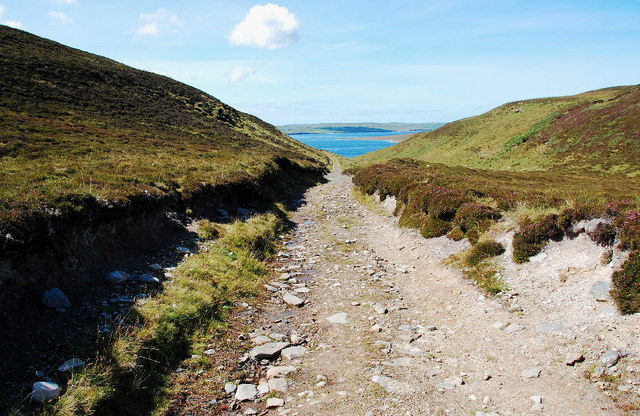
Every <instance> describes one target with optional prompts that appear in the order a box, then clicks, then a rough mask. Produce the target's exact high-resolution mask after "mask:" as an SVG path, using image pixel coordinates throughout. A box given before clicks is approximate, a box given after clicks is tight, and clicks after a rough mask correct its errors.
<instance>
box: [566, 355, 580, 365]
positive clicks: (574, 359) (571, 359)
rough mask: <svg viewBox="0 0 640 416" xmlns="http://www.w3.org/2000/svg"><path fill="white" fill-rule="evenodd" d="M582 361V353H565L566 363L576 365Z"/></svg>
mask: <svg viewBox="0 0 640 416" xmlns="http://www.w3.org/2000/svg"><path fill="white" fill-rule="evenodd" d="M583 361H584V355H582V354H579V353H572V354H569V355H567V359H566V360H565V361H564V363H565V364H566V365H576V364H577V363H581V362H583Z"/></svg>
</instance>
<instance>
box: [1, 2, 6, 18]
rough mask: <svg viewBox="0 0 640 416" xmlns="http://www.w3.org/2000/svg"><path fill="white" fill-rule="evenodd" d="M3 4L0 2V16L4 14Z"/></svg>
mask: <svg viewBox="0 0 640 416" xmlns="http://www.w3.org/2000/svg"><path fill="white" fill-rule="evenodd" d="M4 10H5V9H4V6H3V5H2V4H0V16H2V15H3V14H4Z"/></svg>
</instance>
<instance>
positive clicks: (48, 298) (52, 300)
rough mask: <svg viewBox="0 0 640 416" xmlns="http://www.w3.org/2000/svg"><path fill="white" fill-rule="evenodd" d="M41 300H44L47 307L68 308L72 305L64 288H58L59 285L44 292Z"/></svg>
mask: <svg viewBox="0 0 640 416" xmlns="http://www.w3.org/2000/svg"><path fill="white" fill-rule="evenodd" d="M40 300H41V301H42V304H43V305H44V306H46V307H47V308H52V309H58V308H62V309H66V308H69V307H71V302H69V299H68V298H67V296H66V295H65V294H64V293H63V292H62V290H60V289H58V288H57V287H54V288H53V289H49V290H45V291H44V292H42V296H41V297H40Z"/></svg>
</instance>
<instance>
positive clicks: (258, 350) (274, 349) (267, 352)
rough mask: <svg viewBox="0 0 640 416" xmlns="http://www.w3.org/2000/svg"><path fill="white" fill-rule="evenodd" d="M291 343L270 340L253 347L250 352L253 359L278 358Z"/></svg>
mask: <svg viewBox="0 0 640 416" xmlns="http://www.w3.org/2000/svg"><path fill="white" fill-rule="evenodd" d="M288 346H289V343H287V342H269V343H266V344H263V345H258V346H257V347H253V349H252V350H251V352H249V357H251V359H252V360H273V359H275V358H278V356H279V355H280V352H281V351H282V350H283V349H285V348H287V347H288Z"/></svg>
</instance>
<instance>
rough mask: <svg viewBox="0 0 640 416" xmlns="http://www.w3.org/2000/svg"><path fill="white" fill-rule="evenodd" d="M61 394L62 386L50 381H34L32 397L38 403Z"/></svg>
mask: <svg viewBox="0 0 640 416" xmlns="http://www.w3.org/2000/svg"><path fill="white" fill-rule="evenodd" d="M58 396H60V386H59V385H57V384H56V383H52V382H48V381H37V382H35V383H33V388H32V390H31V399H32V400H33V401H35V402H38V403H44V402H48V401H49V400H53V399H55V398H56V397H58Z"/></svg>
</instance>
